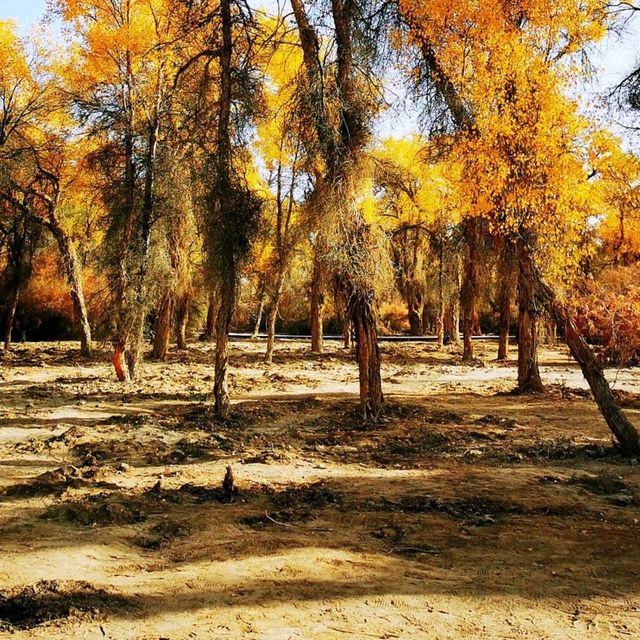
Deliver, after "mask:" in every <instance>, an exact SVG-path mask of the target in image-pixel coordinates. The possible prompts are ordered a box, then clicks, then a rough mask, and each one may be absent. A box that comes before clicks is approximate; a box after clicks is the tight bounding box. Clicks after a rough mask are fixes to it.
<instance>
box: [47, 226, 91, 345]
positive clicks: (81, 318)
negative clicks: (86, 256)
mask: <svg viewBox="0 0 640 640" xmlns="http://www.w3.org/2000/svg"><path fill="white" fill-rule="evenodd" d="M46 226H47V227H48V228H49V230H50V231H51V233H52V235H53V237H54V238H55V239H56V242H57V243H58V250H59V251H60V255H61V257H62V264H63V266H64V273H65V277H66V279H67V284H68V286H69V295H70V297H71V302H72V303H73V311H74V315H75V320H76V323H77V325H78V330H79V331H80V351H81V353H82V355H84V356H90V355H91V353H92V350H93V343H92V340H91V326H90V324H89V315H88V314H87V305H86V304H85V299H84V290H83V287H82V274H81V268H80V264H79V262H78V254H77V253H76V250H75V248H74V247H73V244H72V243H71V239H70V238H69V236H68V234H67V232H66V231H65V230H64V229H63V227H62V225H61V224H60V222H59V221H58V220H57V218H55V217H54V216H50V217H49V218H48V219H47V222H46Z"/></svg>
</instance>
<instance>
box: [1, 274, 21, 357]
mask: <svg viewBox="0 0 640 640" xmlns="http://www.w3.org/2000/svg"><path fill="white" fill-rule="evenodd" d="M19 296H20V284H19V283H17V282H16V283H14V285H13V286H12V287H11V291H10V293H9V297H8V299H7V308H6V312H5V317H4V336H3V338H4V340H3V342H4V350H5V351H9V350H10V349H11V334H12V333H13V321H14V318H15V317H16V309H17V308H18V298H19Z"/></svg>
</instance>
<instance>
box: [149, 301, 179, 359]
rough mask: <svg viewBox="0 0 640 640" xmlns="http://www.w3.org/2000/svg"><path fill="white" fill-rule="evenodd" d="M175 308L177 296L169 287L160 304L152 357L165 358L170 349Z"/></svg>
mask: <svg viewBox="0 0 640 640" xmlns="http://www.w3.org/2000/svg"><path fill="white" fill-rule="evenodd" d="M174 310H175V298H174V296H173V292H172V291H171V290H170V289H167V290H166V291H165V293H164V295H163V296H162V298H161V300H160V303H159V304H158V309H157V316H156V326H155V332H154V336H153V351H152V353H151V357H152V358H155V359H157V360H164V359H165V358H166V357H167V352H168V351H169V343H170V342H171V327H172V325H173V314H174Z"/></svg>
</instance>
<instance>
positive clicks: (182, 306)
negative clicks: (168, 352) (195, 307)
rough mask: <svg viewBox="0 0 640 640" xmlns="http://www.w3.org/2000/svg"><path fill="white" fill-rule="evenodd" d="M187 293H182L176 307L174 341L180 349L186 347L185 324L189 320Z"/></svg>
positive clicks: (182, 349)
mask: <svg viewBox="0 0 640 640" xmlns="http://www.w3.org/2000/svg"><path fill="white" fill-rule="evenodd" d="M190 299H191V296H190V295H189V293H183V294H182V296H181V297H180V302H179V303H178V305H177V307H176V343H177V347H178V349H179V350H180V351H186V349H187V324H188V322H189V300H190Z"/></svg>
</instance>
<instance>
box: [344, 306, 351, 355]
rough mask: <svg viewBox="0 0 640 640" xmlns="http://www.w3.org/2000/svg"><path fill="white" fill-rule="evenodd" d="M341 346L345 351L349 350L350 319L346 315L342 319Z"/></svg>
mask: <svg viewBox="0 0 640 640" xmlns="http://www.w3.org/2000/svg"><path fill="white" fill-rule="evenodd" d="M342 346H343V347H344V348H345V349H350V348H351V319H350V318H349V316H348V315H347V314H345V315H344V317H343V318H342Z"/></svg>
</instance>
